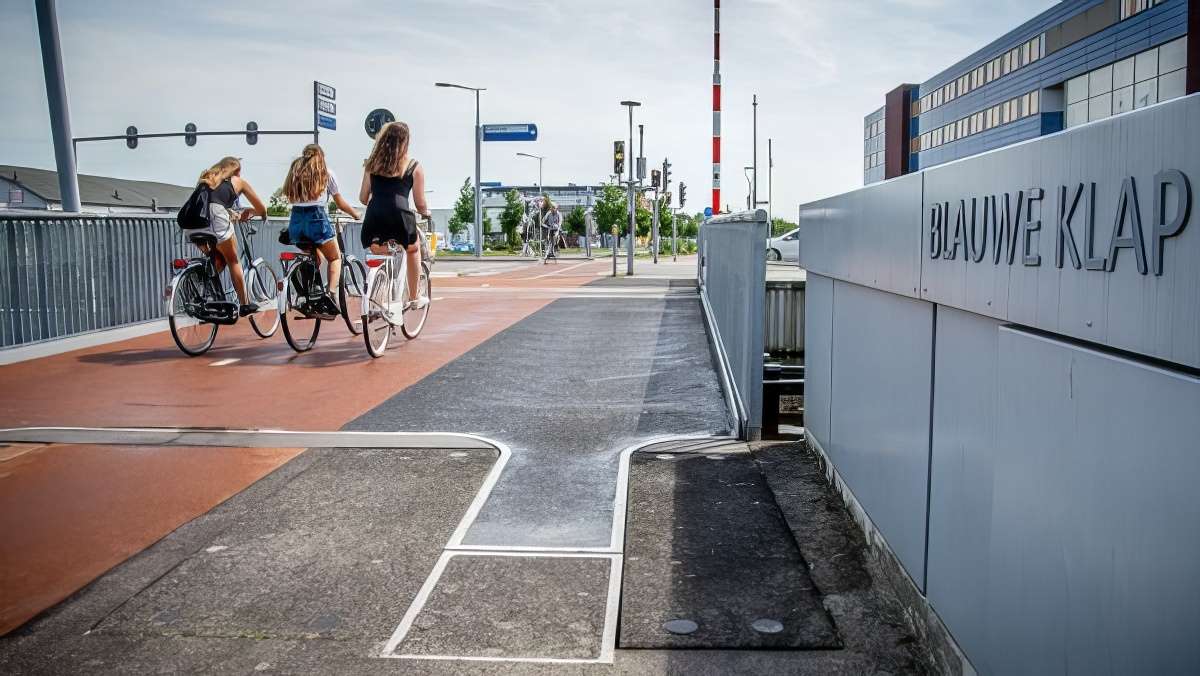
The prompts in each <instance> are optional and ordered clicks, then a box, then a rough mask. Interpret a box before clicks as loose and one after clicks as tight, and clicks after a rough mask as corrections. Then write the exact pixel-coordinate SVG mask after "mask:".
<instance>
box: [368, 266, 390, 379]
mask: <svg viewBox="0 0 1200 676" xmlns="http://www.w3.org/2000/svg"><path fill="white" fill-rule="evenodd" d="M391 303H392V278H391V276H390V275H388V273H387V270H386V269H381V270H379V271H377V272H376V273H375V276H374V277H372V278H371V286H370V289H369V293H368V294H367V304H366V306H365V307H363V314H362V326H363V341H364V342H366V344H367V353H368V354H370V355H371V356H372V357H375V358H379V357H382V356H383V352H384V350H386V349H387V344H388V338H390V337H391V335H392V323H391V322H389V321H388V315H389V313H390V311H391Z"/></svg>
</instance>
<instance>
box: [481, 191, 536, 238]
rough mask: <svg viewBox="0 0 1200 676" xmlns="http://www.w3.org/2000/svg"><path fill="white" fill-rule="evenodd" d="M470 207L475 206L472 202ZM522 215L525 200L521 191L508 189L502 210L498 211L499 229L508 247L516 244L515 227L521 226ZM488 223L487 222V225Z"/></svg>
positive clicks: (523, 215) (523, 214) (523, 213)
mask: <svg viewBox="0 0 1200 676" xmlns="http://www.w3.org/2000/svg"><path fill="white" fill-rule="evenodd" d="M472 199H474V195H473V194H472ZM471 208H472V209H474V208H475V207H474V204H472V206H471ZM524 217H525V202H524V200H522V199H521V193H519V192H517V191H516V190H509V191H508V192H507V193H505V195H504V211H502V212H500V229H501V230H502V231H504V241H505V243H507V244H508V247H509V248H510V249H511V248H515V247H516V246H517V228H520V227H521V219H522V218H524ZM490 225H491V224H490V223H489V227H490Z"/></svg>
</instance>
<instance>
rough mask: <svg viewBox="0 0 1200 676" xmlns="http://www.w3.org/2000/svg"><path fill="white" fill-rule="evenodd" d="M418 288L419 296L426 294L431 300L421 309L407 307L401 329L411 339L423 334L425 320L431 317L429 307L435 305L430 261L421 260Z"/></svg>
mask: <svg viewBox="0 0 1200 676" xmlns="http://www.w3.org/2000/svg"><path fill="white" fill-rule="evenodd" d="M417 289H418V291H417V296H418V297H420V296H425V297H426V298H428V299H429V302H428V303H426V304H425V307H423V308H421V309H420V310H417V309H406V310H405V311H404V323H402V324H401V325H400V330H401V331H402V332H403V333H404V337H405V338H408V339H409V340H412V339H413V338H416V337H417V336H418V335H420V334H421V329H423V328H425V320H426V319H427V318H428V317H429V308H430V306H432V305H433V282H432V281H431V280H430V277H429V263H426V262H425V261H421V274H420V275H419V276H418V277H417Z"/></svg>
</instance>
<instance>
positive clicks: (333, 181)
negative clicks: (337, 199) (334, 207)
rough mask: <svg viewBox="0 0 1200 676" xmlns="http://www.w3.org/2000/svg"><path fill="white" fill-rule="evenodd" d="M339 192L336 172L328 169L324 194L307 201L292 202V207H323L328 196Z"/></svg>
mask: <svg viewBox="0 0 1200 676" xmlns="http://www.w3.org/2000/svg"><path fill="white" fill-rule="evenodd" d="M339 192H341V191H340V190H338V181H337V174H335V173H333V170H332V169H330V170H329V182H328V183H326V184H325V194H324V195H321V196H320V197H318V198H317V199H315V200H310V201H308V202H292V206H294V207H323V206H325V205H326V204H328V203H329V198H330V197H333V196H334V195H336V194H338V193H339Z"/></svg>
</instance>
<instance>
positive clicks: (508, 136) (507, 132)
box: [483, 122, 538, 141]
mask: <svg viewBox="0 0 1200 676" xmlns="http://www.w3.org/2000/svg"><path fill="white" fill-rule="evenodd" d="M537 135H538V130H537V125H536V124H534V123H532V122H529V123H523V124H485V125H483V140H484V141H536V140H537Z"/></svg>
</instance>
